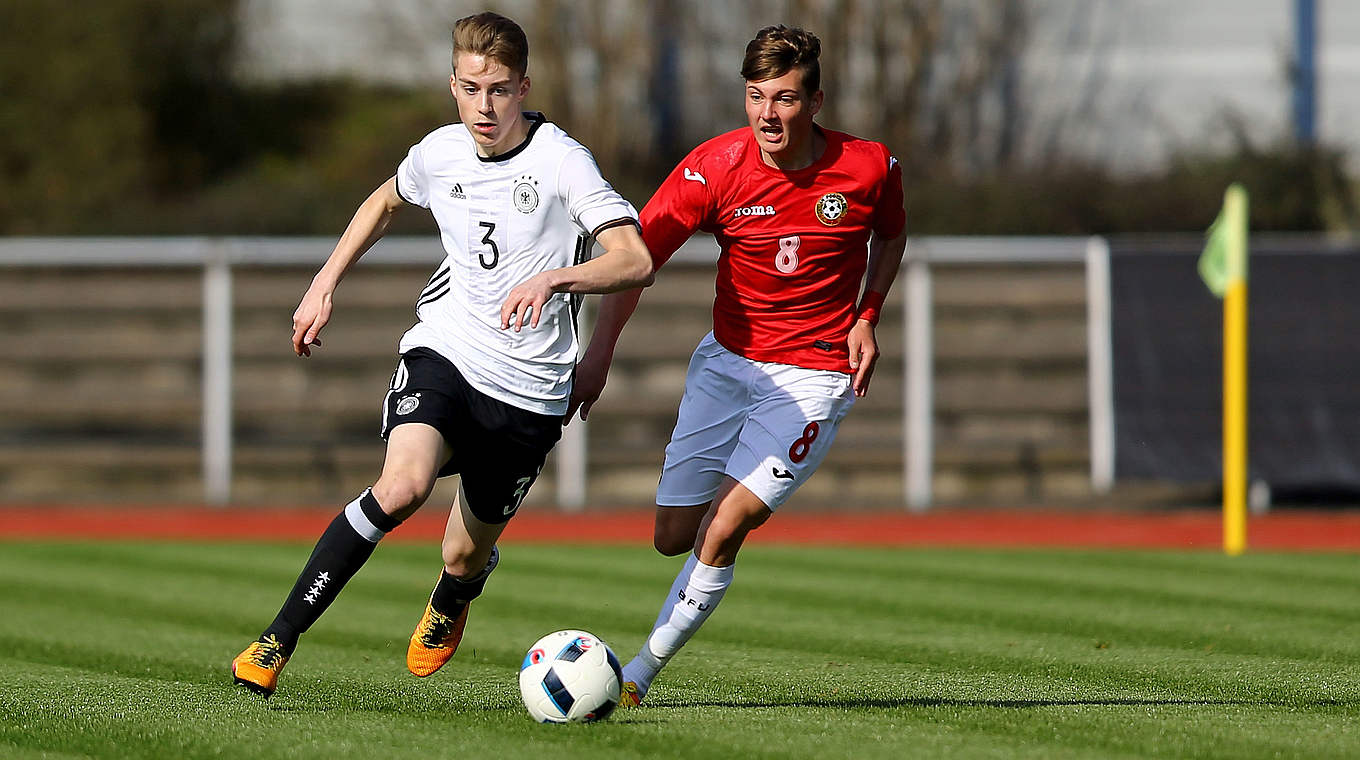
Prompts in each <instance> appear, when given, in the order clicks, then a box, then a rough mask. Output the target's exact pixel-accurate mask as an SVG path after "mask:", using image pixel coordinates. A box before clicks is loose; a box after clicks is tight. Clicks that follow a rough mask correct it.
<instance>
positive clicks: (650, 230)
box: [642, 150, 716, 267]
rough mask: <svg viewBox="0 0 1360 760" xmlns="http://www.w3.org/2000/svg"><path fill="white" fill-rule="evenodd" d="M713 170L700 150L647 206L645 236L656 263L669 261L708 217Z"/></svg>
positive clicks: (687, 160) (669, 177)
mask: <svg viewBox="0 0 1360 760" xmlns="http://www.w3.org/2000/svg"><path fill="white" fill-rule="evenodd" d="M712 174H713V172H711V171H709V170H708V168H707V167H705V166H704V165H703V161H702V157H701V156H700V154H699V153H698V152H697V150H696V151H695V152H693V153H690V154H689V156H686V157H685V160H684V161H681V162H680V163H679V164H678V165H676V167H675V169H674V170H672V171H671V173H670V176H668V177H666V180H665V181H664V182H662V183H661V187H659V188H657V190H656V192H655V193H654V194H652V199H651V200H649V201H647V205H646V206H644V207H643V209H642V239H643V242H645V243H646V244H647V250H649V251H651V253H652V261H653V263H654V264H655V266H657V267H660V266H661V265H662V264H664V263H666V262H667V261H669V260H670V257H671V256H672V255H674V254H675V252H676V251H677V250H679V249H680V246H682V245H684V244H685V241H686V240H689V238H690V236H691V235H693V234H694V233H695V232H696V231H697V230H699V229H700V228H701V227H702V226H703V224H704V221H705V220H706V219H708V217H709V209H710V208H711V207H712V205H713V204H712V197H713V190H712V187H711V186H710V184H709V182H710V177H709V175H712ZM715 178H716V176H715Z"/></svg>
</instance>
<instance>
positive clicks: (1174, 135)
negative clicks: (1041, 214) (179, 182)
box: [240, 0, 1360, 171]
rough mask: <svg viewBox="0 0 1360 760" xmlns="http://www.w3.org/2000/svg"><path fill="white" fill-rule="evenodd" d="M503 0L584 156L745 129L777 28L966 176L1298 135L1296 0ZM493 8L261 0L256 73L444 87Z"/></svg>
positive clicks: (854, 103)
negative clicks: (795, 36)
mask: <svg viewBox="0 0 1360 760" xmlns="http://www.w3.org/2000/svg"><path fill="white" fill-rule="evenodd" d="M492 5H493V6H494V7H496V8H497V9H499V10H501V11H503V12H505V13H506V14H507V15H511V16H512V17H514V18H516V19H517V20H519V21H520V22H521V23H522V24H523V25H524V26H525V27H526V30H527V31H528V33H529V35H530V40H531V43H532V44H533V46H534V54H533V56H532V60H533V63H532V64H531V74H532V75H533V76H534V78H535V80H536V84H537V91H536V92H535V93H534V94H533V95H531V100H534V101H535V102H534V105H535V107H539V108H543V109H544V110H547V111H549V113H550V116H552V117H553V118H556V119H559V120H562V121H564V122H565V123H567V124H569V125H585V124H589V125H590V129H591V130H592V131H598V132H600V133H601V134H598V135H596V134H584V135H583V137H584V138H585V139H586V140H587V142H591V143H592V144H594V143H596V142H600V141H603V142H604V143H605V145H603V146H602V147H605V148H609V147H615V146H617V147H619V148H621V149H622V150H623V153H624V154H629V153H633V154H643V155H645V154H646V153H647V152H648V151H650V150H652V149H653V148H654V147H656V145H657V143H660V144H661V146H662V147H663V148H666V147H669V148H671V149H672V150H674V149H675V147H676V146H681V145H683V146H687V145H692V144H694V143H695V142H697V141H698V140H701V139H703V138H705V137H708V136H711V135H712V134H714V133H716V132H718V131H721V130H723V129H726V128H730V127H731V126H734V125H736V124H739V123H740V120H741V113H740V111H739V108H738V102H737V90H736V88H734V87H722V86H715V83H725V82H734V81H735V80H736V76H737V75H736V69H737V68H738V66H739V61H740V59H741V54H742V50H743V46H744V44H745V42H746V41H747V40H748V39H749V37H750V36H751V34H752V33H753V32H754V30H756V29H757V28H759V27H760V26H763V25H765V24H769V23H781V22H783V23H793V24H800V25H804V26H807V27H808V28H810V29H812V30H813V31H815V32H817V33H818V34H819V35H821V36H822V37H823V40H824V41H825V42H826V43H827V44H826V46H825V51H824V55H823V66H824V77H825V79H826V80H827V82H828V84H829V85H831V89H830V94H831V97H830V99H829V102H828V110H827V113H826V116H825V117H824V121H825V122H826V123H828V124H829V125H832V126H835V127H839V128H842V129H846V130H850V131H857V132H861V133H865V134H870V135H874V136H878V137H885V138H887V139H889V140H894V139H895V142H897V143H899V144H910V145H917V144H919V143H918V141H916V140H910V141H908V140H907V139H906V138H904V137H901V136H899V135H896V134H895V133H894V130H895V129H898V128H901V125H902V124H903V123H904V122H907V121H912V122H916V123H924V124H930V123H932V121H931V120H932V119H933V123H935V124H938V125H940V127H939V129H941V131H942V134H940V135H936V136H935V137H934V138H933V139H932V140H929V141H927V144H929V145H932V146H935V145H938V146H939V148H940V150H941V151H947V152H948V153H949V155H951V156H952V158H953V160H954V161H955V162H956V163H958V164H960V165H961V166H962V168H964V169H965V170H967V169H970V168H977V169H986V168H989V165H993V164H995V163H996V162H1002V163H1006V162H1012V163H1013V162H1021V163H1040V164H1042V163H1046V162H1051V161H1054V160H1057V159H1060V158H1063V157H1069V158H1070V157H1076V158H1084V159H1094V160H1096V161H1098V162H1100V163H1103V164H1105V165H1107V166H1110V167H1113V168H1115V169H1117V170H1121V171H1139V170H1145V169H1154V168H1157V167H1158V166H1160V165H1161V164H1162V163H1163V162H1164V161H1165V160H1166V159H1167V158H1168V157H1169V156H1171V155H1173V154H1174V153H1175V152H1176V151H1177V150H1179V149H1188V148H1189V147H1191V146H1194V147H1202V146H1209V147H1223V148H1225V149H1227V148H1230V147H1233V146H1235V145H1237V144H1240V141H1241V140H1243V139H1246V140H1249V141H1251V142H1252V143H1253V144H1256V145H1265V144H1269V143H1272V142H1275V141H1279V140H1282V139H1286V138H1288V136H1289V135H1290V134H1291V133H1292V123H1291V118H1292V106H1291V103H1292V89H1291V87H1292V84H1291V74H1290V72H1291V70H1292V60H1293V56H1294V23H1293V21H1294V19H1293V14H1294V7H1295V3H1294V0H1201V1H1200V2H1194V3H1187V2H1182V1H1180V0H1032V1H1029V2H1016V1H1015V0H1000V1H997V0H944V2H942V3H926V2H916V1H914V0H858V1H846V2H833V1H831V0H823V1H821V2H817V1H815V0H803V1H801V2H799V1H793V0H756V1H755V2H750V3H742V4H740V5H727V4H718V3H711V2H708V0H664V1H662V2H639V1H637V0H581V2H565V0H506V1H505V2H500V3H494V4H492ZM933 6H939V7H938V8H935V7H933ZM483 7H484V6H483V5H482V4H480V3H472V2H463V1H449V0H442V1H441V0H392V1H391V2H386V3H382V4H373V3H366V2H357V1H356V0H246V1H245V2H244V4H243V10H242V13H243V27H244V34H243V38H244V41H243V44H242V50H241V57H240V71H241V73H242V74H243V75H244V76H247V77H249V78H252V79H255V80H270V81H277V80H297V79H308V78H315V77H354V78H358V79H361V80H366V81H377V82H385V83H393V84H399V85H403V86H407V85H409V86H413V87H414V86H430V87H439V86H443V81H444V77H445V76H446V75H447V72H448V67H449V63H448V45H449V42H448V34H449V33H448V27H449V25H450V22H451V20H452V19H454V18H457V17H459V16H461V15H465V14H467V13H471V12H476V11H478V10H480V9H482V8H483ZM1317 8H1318V11H1317V19H1318V48H1317V50H1318V55H1317V81H1318V88H1317V99H1316V103H1317V136H1318V138H1319V139H1320V140H1321V141H1322V142H1324V143H1328V144H1332V145H1335V146H1337V147H1341V148H1343V149H1346V151H1347V153H1349V154H1350V155H1351V156H1352V165H1354V161H1355V158H1354V156H1356V155H1360V132H1357V131H1356V130H1354V129H1352V128H1350V125H1352V124H1354V123H1356V121H1357V120H1360V3H1354V2H1340V1H1338V0H1318V2H1317ZM838 41H840V42H838ZM903 93H912V94H910V95H904V94H903ZM640 115H641V116H645V117H647V118H639V116H640ZM907 115H910V116H913V117H919V116H921V115H925V116H926V117H927V118H926V119H918V118H913V119H906V118H903V117H904V116H907ZM573 117H574V118H573ZM926 128H929V127H926ZM915 129H917V130H920V129H922V127H916V128H915Z"/></svg>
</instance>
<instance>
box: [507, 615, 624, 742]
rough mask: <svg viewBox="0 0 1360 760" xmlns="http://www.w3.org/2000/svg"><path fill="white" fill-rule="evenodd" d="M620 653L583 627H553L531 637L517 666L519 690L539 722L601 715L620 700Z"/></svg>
mask: <svg viewBox="0 0 1360 760" xmlns="http://www.w3.org/2000/svg"><path fill="white" fill-rule="evenodd" d="M622 683H623V671H622V669H621V668H620V667H619V658H617V657H615V656H614V652H613V651H612V650H611V649H610V648H609V645H607V644H605V643H604V642H603V641H601V640H600V639H599V637H597V636H594V635H592V634H589V633H586V632H585V631H557V632H555V633H550V634H548V635H547V636H544V637H543V638H541V639H539V640H538V641H535V642H534V645H533V646H531V647H529V652H528V653H527V654H525V655H524V662H523V663H522V664H521V665H520V667H519V695H520V698H522V699H523V700H524V707H525V709H527V710H528V711H529V714H530V715H532V716H533V717H534V720H536V721H538V722H539V723H575V722H589V721H593V720H604V719H605V718H607V717H609V714H610V713H612V712H614V708H615V707H616V706H617V705H618V703H619V687H620V686H621V685H622Z"/></svg>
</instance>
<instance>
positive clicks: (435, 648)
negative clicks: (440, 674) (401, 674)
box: [406, 603, 471, 678]
mask: <svg viewBox="0 0 1360 760" xmlns="http://www.w3.org/2000/svg"><path fill="white" fill-rule="evenodd" d="M470 606H471V605H470V604H465V605H463V611H462V612H460V613H458V615H457V617H449V616H448V615H444V614H441V613H439V612H436V611H435V609H434V607H432V606H431V605H430V604H428V603H427V604H426V605H425V614H424V615H422V616H421V617H420V623H419V624H417V625H416V630H415V632H414V633H412V634H411V643H410V645H408V646H407V647H406V669H407V670H409V671H411V672H412V673H414V674H415V675H417V676H420V677H421V678H424V677H425V676H428V675H430V674H431V673H434V672H435V671H436V670H439V669H440V668H442V667H444V663H446V662H448V661H449V658H450V657H453V653H454V652H457V651H458V644H459V642H461V641H462V640H463V626H465V625H467V616H468V607H470Z"/></svg>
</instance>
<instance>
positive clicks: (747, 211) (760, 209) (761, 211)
mask: <svg viewBox="0 0 1360 760" xmlns="http://www.w3.org/2000/svg"><path fill="white" fill-rule="evenodd" d="M732 216H733V217H742V216H774V206H760V205H756V206H742V207H741V208H739V209H737V210H736V211H734V212H733V213H732Z"/></svg>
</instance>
